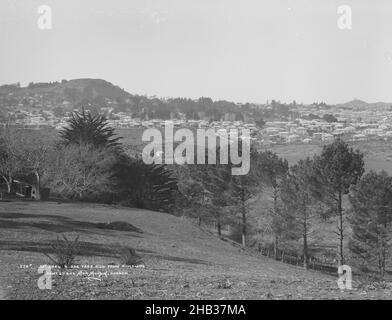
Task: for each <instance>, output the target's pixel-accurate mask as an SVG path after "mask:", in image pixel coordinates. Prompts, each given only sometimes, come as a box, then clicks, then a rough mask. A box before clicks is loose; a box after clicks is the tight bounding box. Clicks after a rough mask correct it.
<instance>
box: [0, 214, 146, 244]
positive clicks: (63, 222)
mask: <svg viewBox="0 0 392 320" xmlns="http://www.w3.org/2000/svg"><path fill="white" fill-rule="evenodd" d="M21 219H23V220H21ZM34 219H37V220H34ZM43 219H45V220H46V221H43ZM124 224H125V222H124ZM127 227H128V228H127V230H116V229H113V228H111V227H110V224H106V223H94V222H88V221H79V220H73V219H71V218H68V217H63V216H54V215H40V214H22V213H16V212H0V229H2V228H3V229H22V228H38V229H42V230H45V231H51V232H57V233H61V232H77V233H85V234H86V233H87V234H108V233H112V232H113V231H121V232H127V233H128V235H130V236H132V237H138V238H140V237H141V236H140V235H139V234H141V233H143V231H142V230H141V229H139V228H137V227H135V226H133V225H131V224H127Z"/></svg>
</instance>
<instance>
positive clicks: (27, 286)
mask: <svg viewBox="0 0 392 320" xmlns="http://www.w3.org/2000/svg"><path fill="white" fill-rule="evenodd" d="M113 221H125V222H128V223H129V224H132V225H133V226H134V227H136V228H137V229H135V230H134V231H114V230H106V229H102V228H100V227H99V226H100V225H99V223H102V222H113ZM60 233H61V234H65V235H67V236H68V237H69V238H71V239H73V238H74V237H75V236H77V235H79V236H80V242H81V253H80V256H78V257H77V261H76V263H77V265H78V266H79V267H80V268H83V266H86V265H89V266H95V268H92V269H90V271H94V272H98V271H99V270H101V272H102V271H103V270H107V269H102V267H103V266H105V268H108V267H109V266H112V267H113V266H118V270H120V271H123V273H124V274H106V275H105V274H104V273H103V272H102V273H101V274H100V275H99V276H97V274H95V275H94V276H91V274H90V275H88V274H76V273H74V274H69V275H61V276H60V275H55V276H54V278H53V287H52V289H51V290H40V289H39V288H38V287H37V280H38V278H39V276H40V275H39V274H38V273H37V269H38V266H39V265H42V264H46V263H50V260H49V259H48V258H47V257H46V256H45V255H44V254H43V253H44V252H46V253H49V254H50V253H52V248H51V244H52V243H53V240H55V239H56V237H57V235H58V234H60ZM120 247H133V248H135V249H136V251H137V253H138V254H139V255H140V256H141V257H142V259H143V261H144V264H145V267H144V268H129V267H127V268H126V267H123V266H121V265H119V260H118V255H117V249H118V248H120ZM0 264H1V268H0V298H1V297H3V298H7V299H188V298H194V299H353V298H361V299H372V298H374V299H376V298H386V299H389V298H391V295H390V292H391V285H390V284H384V286H383V287H381V288H380V287H375V286H370V285H367V284H363V283H361V282H359V281H358V279H355V278H354V289H353V290H351V291H345V292H341V291H340V290H339V289H338V286H337V283H336V280H337V277H333V276H328V275H324V274H320V273H316V272H313V271H305V270H303V269H302V268H300V267H295V266H291V265H287V264H283V263H281V262H276V261H274V260H272V259H268V258H266V257H261V256H259V255H257V254H256V253H252V252H249V251H245V250H243V249H242V248H240V247H239V246H235V245H232V244H230V243H229V242H227V241H223V240H221V239H219V238H217V237H215V236H214V235H213V234H211V233H210V232H208V231H206V230H203V229H200V228H199V227H197V226H196V225H194V224H192V223H191V222H190V221H188V220H186V219H181V218H178V217H175V216H171V215H168V214H165V213H159V212H152V211H146V210H138V209H129V208H122V207H115V206H104V205H96V204H86V203H56V202H46V203H39V202H3V203H1V204H0ZM75 270H76V269H75Z"/></svg>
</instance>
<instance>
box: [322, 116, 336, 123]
mask: <svg viewBox="0 0 392 320" xmlns="http://www.w3.org/2000/svg"><path fill="white" fill-rule="evenodd" d="M323 120H324V121H325V122H328V123H332V122H338V119H336V117H335V116H333V115H332V114H324V115H323Z"/></svg>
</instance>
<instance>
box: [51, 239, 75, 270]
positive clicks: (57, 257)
mask: <svg viewBox="0 0 392 320" xmlns="http://www.w3.org/2000/svg"><path fill="white" fill-rule="evenodd" d="M63 239H64V240H60V238H59V237H57V240H56V241H55V243H54V244H53V245H52V249H53V252H54V257H51V256H50V255H49V254H46V253H44V254H45V255H46V256H47V257H48V258H49V259H50V260H51V261H52V262H53V263H54V264H55V265H56V266H59V267H60V268H61V269H64V268H70V267H72V265H73V264H74V261H75V258H76V256H77V255H78V254H79V253H80V246H79V243H78V241H79V236H77V237H76V238H75V240H73V241H70V240H68V238H67V237H66V236H65V235H63Z"/></svg>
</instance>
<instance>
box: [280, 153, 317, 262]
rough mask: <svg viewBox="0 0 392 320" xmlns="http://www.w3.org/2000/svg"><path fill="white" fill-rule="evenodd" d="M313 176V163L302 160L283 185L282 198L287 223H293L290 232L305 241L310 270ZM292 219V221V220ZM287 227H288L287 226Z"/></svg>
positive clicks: (291, 169) (308, 160)
mask: <svg viewBox="0 0 392 320" xmlns="http://www.w3.org/2000/svg"><path fill="white" fill-rule="evenodd" d="M312 176H313V162H312V160H310V159H309V158H308V159H306V160H300V161H299V162H298V164H296V165H294V166H292V167H291V168H290V174H289V175H288V177H287V178H285V179H284V180H283V181H282V183H281V198H282V202H283V204H284V212H285V214H286V219H285V222H286V224H287V223H288V222H292V224H291V226H290V229H291V230H290V232H291V233H292V234H295V233H296V232H299V234H300V235H301V237H302V240H303V256H304V268H305V269H307V268H308V257H309V254H308V237H309V233H310V232H311V220H312V218H313V217H314V210H313V209H312V205H313V204H314V199H313V197H312V195H311V190H310V189H309V185H310V184H309V182H310V180H311V178H312ZM290 218H292V219H290ZM286 226H287V225H286Z"/></svg>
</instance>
